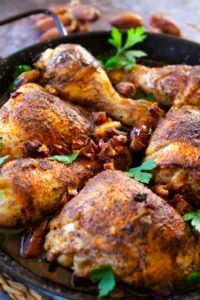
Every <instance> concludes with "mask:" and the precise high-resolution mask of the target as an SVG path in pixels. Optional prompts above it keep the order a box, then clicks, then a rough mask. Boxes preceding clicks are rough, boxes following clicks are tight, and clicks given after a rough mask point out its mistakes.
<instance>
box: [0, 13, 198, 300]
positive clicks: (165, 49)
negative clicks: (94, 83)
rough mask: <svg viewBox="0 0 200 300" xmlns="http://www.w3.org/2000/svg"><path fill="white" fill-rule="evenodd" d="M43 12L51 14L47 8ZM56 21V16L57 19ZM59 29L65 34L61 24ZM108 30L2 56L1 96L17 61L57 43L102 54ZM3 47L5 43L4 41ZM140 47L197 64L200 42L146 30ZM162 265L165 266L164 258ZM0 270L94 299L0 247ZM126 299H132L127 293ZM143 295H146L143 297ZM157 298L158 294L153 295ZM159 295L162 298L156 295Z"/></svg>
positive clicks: (76, 298)
mask: <svg viewBox="0 0 200 300" xmlns="http://www.w3.org/2000/svg"><path fill="white" fill-rule="evenodd" d="M37 12H40V13H41V12H44V11H42V10H39V11H34V13H37ZM46 13H48V14H50V15H51V16H53V14H52V13H51V12H49V11H47V12H46ZM29 14H31V12H28V13H25V14H23V15H21V16H20V18H21V17H24V16H27V15H29ZM18 18H19V17H14V18H11V21H13V20H16V19H18ZM56 22H57V23H58V22H59V21H58V20H57V21H56ZM5 23H7V22H6V21H0V25H2V24H5ZM59 30H60V32H61V33H62V34H64V32H63V28H62V26H61V25H60V28H59ZM109 36H110V32H107V31H99V32H89V33H76V34H71V35H70V36H64V37H60V38H57V39H53V40H50V41H48V42H44V43H40V44H35V45H33V46H31V47H28V48H25V49H23V50H21V51H19V52H17V53H14V54H12V55H11V56H9V57H7V58H5V59H2V60H1V61H0V96H1V95H2V94H4V93H5V92H6V90H7V88H8V86H9V85H10V83H11V81H12V75H13V72H14V70H15V66H17V65H20V64H26V65H28V64H32V62H33V60H34V59H35V58H36V57H38V56H39V54H40V53H41V52H42V51H44V50H45V49H47V48H49V47H53V48H54V47H56V46H57V45H59V44H61V43H76V44H80V45H82V46H84V47H85V48H86V49H88V50H89V51H90V52H91V53H92V54H93V55H94V56H96V55H98V54H102V53H104V52H105V51H108V50H110V49H111V47H112V46H110V45H109V44H108V42H107V41H108V37H109ZM5 47H6V45H5ZM139 49H140V50H143V51H145V52H147V53H148V58H150V59H152V60H155V61H157V62H165V63H166V64H189V65H200V45H199V44H197V43H194V42H190V41H187V40H183V39H179V38H176V37H172V36H167V35H161V34H153V33H148V34H147V39H146V40H145V41H144V42H143V43H142V44H140V45H139ZM0 105H3V101H1V99H0ZM163 268H165V265H164V262H163ZM0 271H1V272H3V273H5V274H7V275H9V276H10V277H11V278H13V279H14V280H16V281H18V282H22V283H23V284H25V285H27V286H29V287H31V288H35V289H37V290H39V291H40V292H42V293H44V294H48V295H49V296H51V295H54V296H55V295H58V296H61V297H64V298H67V299H70V300H81V299H86V300H87V299H88V300H93V299H95V300H96V299H97V297H96V296H93V295H91V294H88V293H83V292H81V291H74V290H70V289H69V288H67V287H64V286H61V285H58V284H55V283H54V282H52V281H50V280H48V279H45V278H41V277H39V276H36V275H34V274H33V273H31V272H30V271H28V270H27V269H25V268H23V267H22V266H20V265H19V264H18V263H17V262H16V261H14V260H13V259H12V258H11V257H10V256H9V255H8V254H6V253H5V252H3V250H1V249H0ZM199 294H200V291H199V290H195V291H191V292H189V293H187V294H184V295H179V296H173V297H170V298H168V299H171V300H172V299H173V300H180V299H182V300H199V297H200V296H199ZM126 299H132V298H130V297H128V298H126ZM142 299H146V298H144V297H142ZM156 299H158V298H156ZM159 299H161V298H159Z"/></svg>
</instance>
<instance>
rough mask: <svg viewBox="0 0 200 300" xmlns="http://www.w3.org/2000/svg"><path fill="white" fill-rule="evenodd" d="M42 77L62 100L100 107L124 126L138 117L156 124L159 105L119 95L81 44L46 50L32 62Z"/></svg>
mask: <svg viewBox="0 0 200 300" xmlns="http://www.w3.org/2000/svg"><path fill="white" fill-rule="evenodd" d="M35 66H36V68H37V69H38V70H40V72H41V76H42V79H43V80H44V81H45V82H46V84H47V85H48V88H49V86H50V87H51V88H50V90H51V89H52V88H53V90H56V91H57V92H58V93H59V95H60V96H61V98H62V99H66V100H68V101H71V102H74V103H76V104H79V105H83V106H86V107H90V108H92V109H96V110H98V111H99V110H100V111H101V110H103V111H105V112H106V113H108V114H109V115H110V116H111V117H113V118H114V119H116V120H118V121H120V122H122V123H123V124H125V125H127V126H131V127H132V126H133V125H134V124H135V123H136V122H137V121H139V120H140V119H141V118H145V119H148V120H150V122H151V123H152V124H153V125H154V126H155V124H156V123H157V120H158V118H159V116H160V115H159V113H158V108H157V109H156V113H152V110H151V108H152V107H154V105H152V103H151V102H149V101H145V100H137V101H133V100H131V99H128V98H125V97H123V96H121V95H119V94H118V93H117V92H116V91H115V89H114V88H113V86H112V84H111V82H110V80H109V78H108V76H107V75H106V73H105V71H104V70H103V69H102V67H101V66H100V65H99V62H98V61H97V60H96V59H95V58H94V57H93V56H92V55H91V54H90V53H89V52H88V51H87V50H86V49H84V48H83V47H82V46H80V45H75V44H63V45H60V46H58V47H56V48H55V49H47V50H46V51H45V52H43V53H42V54H41V57H40V59H39V60H38V62H37V63H36V64H35Z"/></svg>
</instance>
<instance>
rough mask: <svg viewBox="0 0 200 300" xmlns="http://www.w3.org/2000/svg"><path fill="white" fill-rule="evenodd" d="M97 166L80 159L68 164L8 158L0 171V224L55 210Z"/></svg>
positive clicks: (32, 219) (13, 223) (28, 220)
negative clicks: (9, 160) (9, 159)
mask: <svg viewBox="0 0 200 300" xmlns="http://www.w3.org/2000/svg"><path fill="white" fill-rule="evenodd" d="M98 168H99V165H98V163H96V162H95V161H89V162H88V160H83V159H78V160H77V161H75V162H74V163H73V164H71V165H65V164H63V163H59V162H56V161H50V160H48V159H30V158H20V159H17V160H13V161H11V162H8V163H7V164H5V165H4V166H3V167H2V168H1V173H0V198H1V210H0V226H3V227H14V226H16V225H24V224H27V223H32V222H35V221H38V220H40V219H41V217H42V216H44V215H48V214H49V213H52V212H56V211H57V210H58V209H59V207H60V205H61V204H62V203H64V202H66V201H67V200H68V199H69V197H70V196H72V195H74V194H76V193H77V189H80V188H81V187H82V186H83V185H84V183H85V182H86V180H87V179H88V178H89V177H91V176H93V175H94V171H95V170H98Z"/></svg>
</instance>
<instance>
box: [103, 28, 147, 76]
mask: <svg viewBox="0 0 200 300" xmlns="http://www.w3.org/2000/svg"><path fill="white" fill-rule="evenodd" d="M145 38H146V35H145V33H144V28H143V27H137V28H135V29H134V28H131V29H129V30H128V31H127V38H126V42H125V44H124V46H122V33H121V32H120V31H119V30H118V29H117V28H115V27H113V29H112V31H111V38H110V39H109V40H108V42H109V43H110V44H111V45H113V46H114V47H115V48H116V50H117V52H116V53H114V54H112V56H111V57H110V58H107V59H106V60H105V58H102V57H101V59H100V63H101V65H103V66H104V67H105V68H107V69H108V70H113V69H120V68H123V67H124V69H125V70H126V71H129V70H130V69H132V68H133V67H134V66H135V65H136V58H138V57H144V56H147V54H146V53H145V52H144V51H140V50H127V49H129V48H131V47H133V46H134V45H135V44H137V43H140V42H142V41H143V40H144V39H145Z"/></svg>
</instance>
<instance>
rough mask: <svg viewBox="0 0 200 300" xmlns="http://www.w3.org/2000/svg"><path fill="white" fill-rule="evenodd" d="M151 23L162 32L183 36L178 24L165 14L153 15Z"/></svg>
mask: <svg viewBox="0 0 200 300" xmlns="http://www.w3.org/2000/svg"><path fill="white" fill-rule="evenodd" d="M150 24H151V26H153V27H156V28H158V29H160V30H161V31H162V33H166V34H171V35H175V36H180V37H181V31H180V28H179V27H178V25H177V24H176V23H174V22H173V21H172V20H169V19H168V18H167V17H165V16H163V15H152V16H151V18H150Z"/></svg>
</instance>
